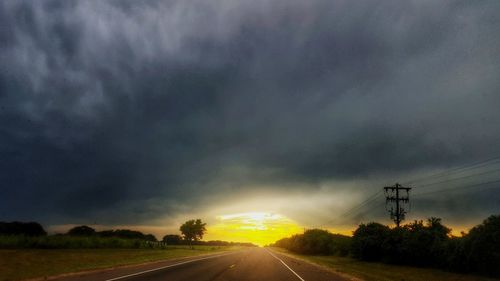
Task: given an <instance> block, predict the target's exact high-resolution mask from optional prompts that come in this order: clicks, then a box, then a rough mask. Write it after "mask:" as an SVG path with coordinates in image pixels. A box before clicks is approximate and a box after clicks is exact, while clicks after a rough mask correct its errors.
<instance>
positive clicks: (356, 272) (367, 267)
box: [273, 248, 499, 281]
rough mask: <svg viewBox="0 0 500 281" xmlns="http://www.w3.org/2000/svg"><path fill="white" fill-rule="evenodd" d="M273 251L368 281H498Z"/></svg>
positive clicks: (282, 250) (281, 250) (407, 267)
mask: <svg viewBox="0 0 500 281" xmlns="http://www.w3.org/2000/svg"><path fill="white" fill-rule="evenodd" d="M273 250H275V251H278V252H281V253H283V254H286V255H290V256H293V257H296V258H299V259H302V260H306V261H309V262H312V263H316V264H319V265H323V266H326V267H328V268H331V269H333V270H335V271H337V272H339V273H343V274H347V275H350V276H353V277H357V278H360V279H362V280H366V281H372V280H374V281H403V280H404V281H494V280H495V281H498V280H499V279H491V278H486V277H480V276H474V275H465V274H457V273H451V272H446V271H442V270H437V269H429V268H418V267H410V266H397V265H388V264H383V263H372V262H361V261H357V260H355V259H352V258H347V257H335V256H306V255H297V254H293V253H290V252H289V251H286V250H284V249H280V248H273Z"/></svg>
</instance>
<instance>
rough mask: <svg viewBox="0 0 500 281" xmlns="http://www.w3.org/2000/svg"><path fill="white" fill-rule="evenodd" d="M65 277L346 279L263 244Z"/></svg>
mask: <svg viewBox="0 0 500 281" xmlns="http://www.w3.org/2000/svg"><path fill="white" fill-rule="evenodd" d="M59 280H64V281H97V280H99V281H143V280H147V281H160V280H161V281H167V280H168V281H252V280H255V281H257V280H258V281H263V280H272V281H313V280H314V281H327V280H328V281H346V280H348V279H346V278H344V277H341V276H339V275H337V274H335V273H332V272H330V271H327V270H325V269H322V268H320V267H318V266H315V265H312V264H309V263H306V262H303V261H301V260H297V259H294V258H291V257H288V256H286V255H283V254H280V253H276V252H275V251H272V250H268V249H265V248H253V249H248V250H243V251H236V252H229V253H223V254H215V255H210V256H203V257H192V258H184V259H177V260H170V261H164V262H159V263H153V264H147V265H140V266H132V267H125V268H117V269H113V270H106V271H100V272H95V273H89V274H84V275H77V276H72V277H65V278H62V279H59Z"/></svg>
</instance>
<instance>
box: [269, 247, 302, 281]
mask: <svg viewBox="0 0 500 281" xmlns="http://www.w3.org/2000/svg"><path fill="white" fill-rule="evenodd" d="M266 251H267V252H268V253H269V254H270V255H271V256H273V257H274V258H275V259H277V260H279V261H280V262H281V263H282V264H283V265H284V266H285V267H286V268H288V269H289V270H290V271H291V272H292V273H293V274H295V276H297V278H299V279H300V280H302V281H306V280H304V279H303V278H302V277H300V275H298V274H297V272H295V271H293V269H291V268H290V267H289V266H288V265H287V264H286V263H285V262H284V261H283V260H282V259H280V258H278V257H277V256H275V255H274V254H273V253H272V252H271V251H269V250H268V249H266Z"/></svg>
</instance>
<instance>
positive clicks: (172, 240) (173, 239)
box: [162, 234, 183, 245]
mask: <svg viewBox="0 0 500 281" xmlns="http://www.w3.org/2000/svg"><path fill="white" fill-rule="evenodd" d="M162 241H163V242H165V243H167V245H182V243H183V241H182V237H181V236H180V235H177V234H167V235H165V236H163V239H162Z"/></svg>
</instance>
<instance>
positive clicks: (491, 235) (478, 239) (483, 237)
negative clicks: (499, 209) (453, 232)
mask: <svg viewBox="0 0 500 281" xmlns="http://www.w3.org/2000/svg"><path fill="white" fill-rule="evenodd" d="M462 240H463V242H462V245H459V246H461V247H460V248H459V250H458V251H457V252H459V253H460V254H462V255H463V257H464V260H465V265H466V266H467V269H468V270H469V271H472V272H480V273H486V274H489V275H492V276H500V215H498V216H491V217H489V218H487V219H486V220H485V221H483V223H482V224H480V225H478V226H476V227H474V228H472V229H471V230H470V232H469V234H468V235H466V236H465V237H464V238H463V239H462ZM455 266H456V267H458V266H460V264H459V265H455Z"/></svg>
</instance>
